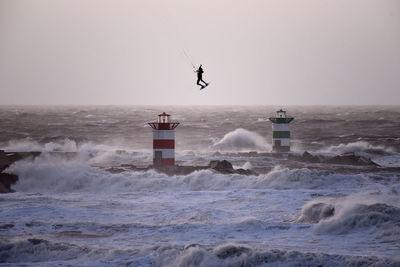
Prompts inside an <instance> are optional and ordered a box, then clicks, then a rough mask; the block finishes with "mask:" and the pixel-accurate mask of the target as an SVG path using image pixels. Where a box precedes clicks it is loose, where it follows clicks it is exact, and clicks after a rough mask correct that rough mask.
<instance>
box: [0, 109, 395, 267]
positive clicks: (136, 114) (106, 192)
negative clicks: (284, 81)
mask: <svg viewBox="0 0 400 267" xmlns="http://www.w3.org/2000/svg"><path fill="white" fill-rule="evenodd" d="M279 108H280V107H270V106H266V107H246V106H245V107H193V108H190V107H161V108H157V107H147V106H143V107H117V106H115V107H114V106H110V107H87V106H80V107H18V106H8V107H5V106H3V107H0V149H4V150H6V151H43V152H52V151H66V152H77V153H76V154H75V155H74V156H72V157H68V158H65V157H62V156H57V155H54V154H51V155H50V154H48V153H43V154H42V155H41V156H40V157H38V158H36V159H35V160H33V161H32V160H26V161H21V162H17V163H15V164H14V165H12V166H11V167H10V168H9V171H10V172H13V173H16V174H18V175H19V177H20V180H19V182H18V184H17V185H15V186H14V188H15V189H16V190H17V193H14V194H4V195H0V266H21V265H26V266H199V265H200V266H318V265H323V266H346V265H351V266H400V256H399V255H400V172H399V171H398V169H396V168H392V169H385V171H369V172H366V171H362V170H361V169H360V170H358V169H356V168H346V167H343V166H342V167H340V166H339V167H337V169H335V168H332V167H330V168H326V169H324V167H320V168H311V167H310V168H309V166H305V167H301V168H287V167H285V166H282V164H281V163H280V161H279V160H276V159H273V158H269V157H245V156H242V157H231V156H229V157H221V156H216V154H215V152H222V153H224V152H239V151H244V152H245V151H258V152H265V151H270V150H271V136H272V132H271V123H270V122H269V121H268V117H270V116H273V115H274V111H275V110H277V109H279ZM286 109H287V111H288V115H290V116H293V117H295V120H294V121H293V123H291V127H292V150H293V151H294V153H302V152H303V151H305V150H307V151H310V152H312V153H317V154H324V155H335V154H341V153H345V152H355V153H357V154H360V155H363V156H367V157H370V158H371V159H372V160H374V161H375V162H377V163H379V164H380V165H382V166H386V167H396V166H400V107H349V106H343V107H300V106H296V107H287V108H286ZM163 111H165V112H167V113H169V114H171V115H172V116H173V120H177V121H179V122H180V123H181V124H180V126H179V127H178V128H177V129H176V149H177V151H176V157H177V161H178V163H179V164H186V165H189V164H199V165H205V164H207V163H208V162H209V161H210V160H212V159H227V160H229V161H231V162H232V163H233V165H234V167H236V168H239V167H242V168H249V169H252V168H257V167H262V166H269V167H271V168H272V170H271V171H270V172H268V173H266V174H261V175H259V176H244V175H238V174H235V175H222V174H216V173H213V172H211V171H209V170H203V171H198V172H194V173H192V174H189V175H186V176H179V175H178V176H173V177H168V176H166V175H164V174H159V173H156V172H154V171H146V172H132V171H125V172H122V173H110V172H107V171H105V170H103V169H101V168H99V166H105V165H106V166H112V165H119V164H123V163H129V164H132V163H133V164H135V165H141V166H145V165H148V164H150V163H151V161H152V150H151V148H152V147H151V146H152V134H151V128H150V127H149V126H148V125H147V122H149V121H154V120H156V117H157V114H159V113H162V112H163ZM332 210H334V214H333V216H330V217H329V215H332Z"/></svg>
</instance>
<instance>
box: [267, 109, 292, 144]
mask: <svg viewBox="0 0 400 267" xmlns="http://www.w3.org/2000/svg"><path fill="white" fill-rule="evenodd" d="M269 120H270V121H271V122H272V151H274V152H290V122H291V121H292V120H294V118H292V117H286V111H284V110H282V109H280V110H278V111H277V112H276V117H270V118H269Z"/></svg>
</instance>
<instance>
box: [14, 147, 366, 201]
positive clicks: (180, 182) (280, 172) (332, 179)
mask: <svg viewBox="0 0 400 267" xmlns="http://www.w3.org/2000/svg"><path fill="white" fill-rule="evenodd" d="M7 171H8V172H10V173H14V174H17V175H18V176H19V181H18V182H17V184H16V185H15V189H16V190H17V191H25V192H73V191H85V192H115V193H119V192H131V191H164V190H191V191H201V190H227V189H296V188H306V189H315V188H335V187H340V188H342V187H345V188H346V187H349V186H351V185H360V184H367V183H368V181H367V178H366V177H364V176H362V175H361V174H356V175H348V174H335V173H329V172H324V171H318V170H310V169H307V168H302V169H288V168H280V167H275V168H274V169H272V170H271V171H270V172H269V173H267V174H263V175H258V176H255V175H250V176H246V175H239V174H233V175H232V174H231V175H225V174H219V173H215V172H213V171H211V170H201V171H196V172H193V173H191V174H188V175H175V176H172V177H170V176H167V175H166V174H163V173H158V172H156V171H154V170H147V171H122V172H120V173H110V172H108V171H106V170H103V169H100V168H94V167H92V166H91V165H90V159H89V158H88V156H85V155H78V156H77V157H75V158H71V159H65V158H62V157H57V156H54V155H49V154H42V155H41V156H38V157H36V158H35V159H34V160H23V161H18V162H16V163H15V164H13V165H11V167H9V169H8V170H7Z"/></svg>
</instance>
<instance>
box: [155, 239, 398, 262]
mask: <svg viewBox="0 0 400 267" xmlns="http://www.w3.org/2000/svg"><path fill="white" fill-rule="evenodd" d="M157 252H158V253H157V256H156V257H155V260H154V261H155V265H156V266H177V267H183V266H397V265H398V264H399V262H396V261H394V260H389V259H385V258H380V257H373V256H370V257H368V256H343V255H329V254H317V253H306V252H299V251H290V250H278V249H271V250H268V249H267V250H265V249H254V248H251V247H248V246H245V245H239V244H229V243H228V244H222V245H219V246H217V247H214V248H207V247H203V246H200V245H196V244H192V245H189V246H186V247H185V248H184V249H180V248H176V247H172V246H170V247H160V248H159V249H158V251H157Z"/></svg>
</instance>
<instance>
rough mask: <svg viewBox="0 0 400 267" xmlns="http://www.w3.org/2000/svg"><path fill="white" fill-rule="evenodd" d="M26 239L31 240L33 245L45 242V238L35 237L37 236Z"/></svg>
mask: <svg viewBox="0 0 400 267" xmlns="http://www.w3.org/2000/svg"><path fill="white" fill-rule="evenodd" d="M28 241H29V242H31V244H33V245H39V244H40V243H43V242H47V241H46V240H43V239H37V238H30V239H28Z"/></svg>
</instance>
